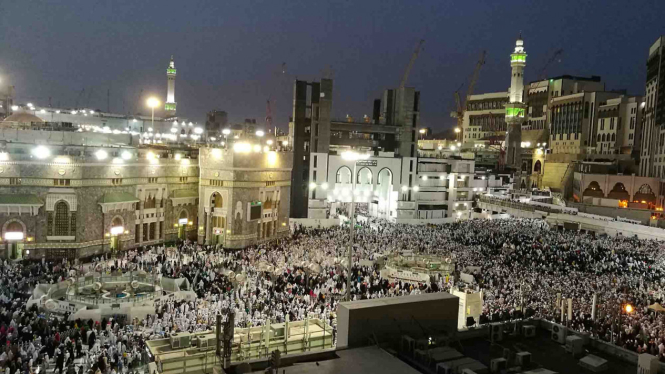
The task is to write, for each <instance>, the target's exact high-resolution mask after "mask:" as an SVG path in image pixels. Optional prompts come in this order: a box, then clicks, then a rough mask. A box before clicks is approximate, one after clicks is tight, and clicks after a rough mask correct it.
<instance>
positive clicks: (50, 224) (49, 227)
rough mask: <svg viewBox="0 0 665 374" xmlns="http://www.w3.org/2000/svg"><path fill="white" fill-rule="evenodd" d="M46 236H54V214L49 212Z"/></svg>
mask: <svg viewBox="0 0 665 374" xmlns="http://www.w3.org/2000/svg"><path fill="white" fill-rule="evenodd" d="M46 235H48V236H51V235H53V212H48V214H47V216H46Z"/></svg>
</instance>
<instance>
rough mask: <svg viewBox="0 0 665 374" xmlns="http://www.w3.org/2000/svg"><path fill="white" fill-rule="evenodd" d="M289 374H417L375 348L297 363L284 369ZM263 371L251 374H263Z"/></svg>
mask: <svg viewBox="0 0 665 374" xmlns="http://www.w3.org/2000/svg"><path fill="white" fill-rule="evenodd" d="M281 370H286V372H287V373H289V374H309V373H312V374H315V373H316V374H338V373H344V374H418V373H420V372H419V371H418V370H415V369H414V368H412V367H411V366H409V365H408V364H406V363H405V362H403V361H401V360H399V359H398V358H396V357H395V356H393V355H391V354H389V353H388V352H386V351H384V350H383V349H381V348H377V347H375V346H371V347H363V348H356V349H346V350H340V351H337V352H335V355H334V358H331V359H324V360H320V361H310V362H298V363H297V364H294V365H292V366H286V368H280V373H281ZM264 372H265V371H264V370H260V371H253V373H264Z"/></svg>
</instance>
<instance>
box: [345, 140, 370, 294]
mask: <svg viewBox="0 0 665 374" xmlns="http://www.w3.org/2000/svg"><path fill="white" fill-rule="evenodd" d="M342 158H343V159H344V160H347V161H353V174H352V175H351V183H352V187H351V212H350V214H351V221H350V224H351V225H350V228H349V229H350V230H351V231H350V232H349V249H348V250H349V264H348V270H347V272H348V275H347V277H346V301H351V267H352V266H353V241H354V239H355V225H356V219H355V203H356V198H355V192H356V177H357V176H356V168H357V163H358V160H366V159H368V158H369V155H368V154H362V153H357V152H354V151H346V152H342Z"/></svg>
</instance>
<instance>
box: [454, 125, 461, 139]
mask: <svg viewBox="0 0 665 374" xmlns="http://www.w3.org/2000/svg"><path fill="white" fill-rule="evenodd" d="M460 131H462V130H461V129H460V128H459V127H455V140H458V141H459V133H460Z"/></svg>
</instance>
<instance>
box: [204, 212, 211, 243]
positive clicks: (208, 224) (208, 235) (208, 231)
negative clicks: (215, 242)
mask: <svg viewBox="0 0 665 374" xmlns="http://www.w3.org/2000/svg"><path fill="white" fill-rule="evenodd" d="M212 209H213V208H212V207H210V212H208V213H206V214H207V217H208V219H206V227H205V230H206V231H205V232H206V236H205V244H210V238H212Z"/></svg>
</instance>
